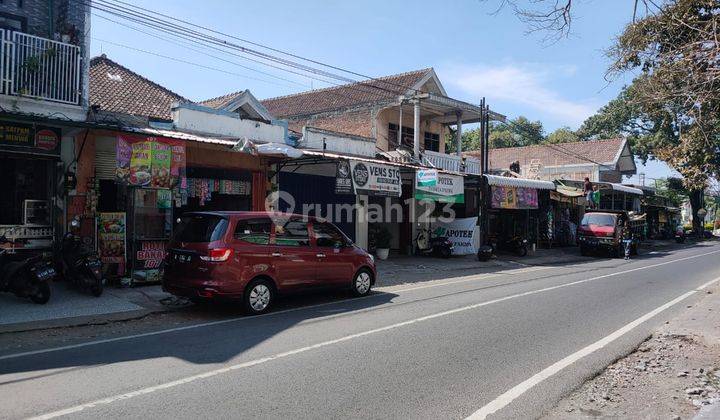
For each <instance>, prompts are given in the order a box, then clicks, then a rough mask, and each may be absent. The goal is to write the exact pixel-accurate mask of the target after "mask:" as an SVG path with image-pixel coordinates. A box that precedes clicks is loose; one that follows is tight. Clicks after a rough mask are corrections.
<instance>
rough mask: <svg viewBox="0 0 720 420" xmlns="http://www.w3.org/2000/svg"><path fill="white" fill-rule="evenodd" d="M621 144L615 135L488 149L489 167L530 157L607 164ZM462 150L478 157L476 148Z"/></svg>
mask: <svg viewBox="0 0 720 420" xmlns="http://www.w3.org/2000/svg"><path fill="white" fill-rule="evenodd" d="M624 144H625V139H623V138H617V139H606V140H591V141H578V142H572V143H560V144H551V145H534V146H525V147H507V148H500V149H490V169H508V168H510V164H511V163H513V162H515V161H520V166H526V165H529V164H530V163H531V161H533V160H537V163H539V164H540V165H542V166H562V165H583V164H585V165H586V164H588V163H601V164H609V163H613V162H615V158H616V157H617V156H619V154H620V152H621V150H622V147H623V146H624ZM465 154H467V155H470V156H476V157H480V151H479V150H472V151H468V152H466V153H465Z"/></svg>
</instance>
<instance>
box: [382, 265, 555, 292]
mask: <svg viewBox="0 0 720 420" xmlns="http://www.w3.org/2000/svg"><path fill="white" fill-rule="evenodd" d="M549 268H552V267H544V266H543V267H528V268H516V269H511V270H503V271H498V272H496V273H487V274H473V275H470V276H462V277H453V278H451V279H445V280H436V281H431V282H428V283H426V284H423V285H420V286H409V287H403V285H398V286H384V287H378V288H377V289H375V290H377V291H379V292H391V293H398V292H409V291H411V290H419V289H427V288H430V287H438V286H448V285H451V284H457V283H465V282H469V281H476V280H486V279H491V278H495V277H502V276H505V275H511V274H524V273H531V272H533V271H540V270H547V269H549Z"/></svg>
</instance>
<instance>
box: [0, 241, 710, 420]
mask: <svg viewBox="0 0 720 420" xmlns="http://www.w3.org/2000/svg"><path fill="white" fill-rule="evenodd" d="M719 262H720V246H718V245H717V244H713V245H710V244H704V245H697V246H693V247H687V248H684V249H679V250H674V251H671V252H657V253H652V254H646V255H643V256H641V257H640V258H638V259H635V260H632V261H630V262H625V261H622V260H618V259H615V260H608V259H597V260H594V261H592V262H588V263H582V264H571V265H566V266H561V267H524V268H518V269H508V270H505V271H503V272H499V273H494V274H482V275H475V276H466V277H455V278H449V279H444V280H439V281H434V282H427V283H416V284H414V285H406V286H396V287H392V288H385V289H382V290H379V291H378V292H377V293H375V294H373V295H371V296H369V297H366V298H362V299H348V300H341V301H333V302H329V303H324V304H320V305H315V306H309V307H304V308H293V309H290V310H287V311H282V312H276V313H271V314H268V315H264V316H259V317H252V318H243V319H226V320H223V321H215V322H214V323H210V324H207V323H206V324H204V325H195V326H191V327H187V326H184V327H180V329H177V328H176V329H172V327H171V326H168V328H169V330H168V331H165V332H160V333H157V332H155V333H151V334H145V335H142V336H137V337H127V338H122V339H114V340H112V341H101V342H95V343H82V342H80V343H69V347H67V348H61V349H58V348H54V349H39V350H38V351H36V352H32V353H29V354H28V353H25V354H8V353H5V354H0V401H1V402H2V408H1V409H0V417H2V418H26V417H32V416H45V417H44V418H53V417H58V416H67V417H68V418H88V419H90V418H107V417H113V418H120V417H123V418H143V419H146V418H177V419H185V418H188V419H190V418H198V417H201V418H208V417H213V418H251V417H259V418H341V417H342V418H347V417H353V418H355V417H357V418H433V419H434V418H466V417H468V416H470V415H472V414H473V413H476V414H477V415H479V416H483V415H485V414H490V417H491V418H533V417H538V416H540V415H542V414H543V411H544V410H547V409H549V408H551V407H552V406H553V405H554V404H555V402H556V401H558V400H559V399H560V398H561V397H562V396H563V395H565V394H567V393H568V392H570V391H571V390H573V389H574V388H575V387H577V386H578V385H580V384H581V383H582V382H584V380H585V379H587V378H588V377H591V376H592V375H594V374H595V373H596V372H598V371H600V370H601V369H603V368H604V367H605V366H606V365H607V364H609V363H610V362H612V361H613V360H615V359H617V358H618V357H619V356H621V355H623V354H625V353H627V352H629V351H630V350H632V349H633V348H634V347H635V346H636V345H638V344H639V343H640V342H641V341H642V340H643V339H644V338H645V337H647V336H648V335H649V333H650V332H651V331H652V330H653V329H654V328H656V327H657V326H658V325H660V324H661V323H663V322H665V320H666V319H669V318H671V317H672V316H674V315H675V314H677V313H678V311H681V310H683V309H684V308H686V307H687V306H688V305H692V304H693V302H694V301H695V300H696V299H698V298H699V296H700V293H701V292H699V291H697V290H698V288H700V287H701V286H702V285H704V284H706V283H708V282H709V281H711V280H714V279H717V278H718V277H720V264H719ZM0 340H2V336H0Z"/></svg>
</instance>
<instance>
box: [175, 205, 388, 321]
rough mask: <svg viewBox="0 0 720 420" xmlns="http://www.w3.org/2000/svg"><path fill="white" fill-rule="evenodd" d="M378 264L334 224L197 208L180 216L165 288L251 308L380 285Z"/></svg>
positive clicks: (197, 298)
mask: <svg viewBox="0 0 720 420" xmlns="http://www.w3.org/2000/svg"><path fill="white" fill-rule="evenodd" d="M376 275H377V272H376V271H375V261H374V260H373V257H372V256H371V255H370V254H368V253H367V252H365V251H364V250H363V249H361V248H359V247H357V246H356V245H355V244H353V243H352V241H350V239H348V238H347V237H346V236H345V235H344V234H343V233H342V232H341V231H340V230H339V229H338V228H337V227H336V226H335V225H333V224H332V223H329V222H326V221H322V220H320V219H315V218H312V217H303V216H299V215H295V214H287V213H273V212H229V211H213V212H192V213H185V214H183V215H182V216H181V217H180V223H179V224H178V225H177V226H176V228H175V233H174V235H173V238H172V240H171V241H170V244H169V245H168V254H167V257H166V259H165V264H164V274H163V282H162V284H163V290H165V291H166V292H169V293H172V294H174V295H176V296H183V297H186V298H189V299H190V300H192V301H194V302H202V301H209V300H220V299H222V300H241V301H242V303H243V306H244V308H245V309H246V310H247V312H248V313H251V314H259V313H262V312H265V311H267V310H268V308H270V305H271V304H272V303H273V301H274V299H275V297H276V296H277V295H278V294H290V293H295V292H300V291H307V290H310V289H314V288H349V289H350V290H351V291H352V293H353V294H354V295H356V296H364V295H367V294H368V293H370V288H371V287H372V286H373V284H375V277H376Z"/></svg>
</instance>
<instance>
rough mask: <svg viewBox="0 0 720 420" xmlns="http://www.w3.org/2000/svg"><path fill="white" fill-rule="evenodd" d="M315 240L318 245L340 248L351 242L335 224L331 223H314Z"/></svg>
mask: <svg viewBox="0 0 720 420" xmlns="http://www.w3.org/2000/svg"><path fill="white" fill-rule="evenodd" d="M313 232H314V233H315V242H316V244H317V246H322V247H328V248H340V247H342V246H344V245H345V244H347V243H348V242H350V241H349V240H348V239H347V238H345V235H343V234H342V232H340V231H339V230H338V229H337V228H336V227H335V226H333V225H331V224H330V223H321V222H316V223H313Z"/></svg>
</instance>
